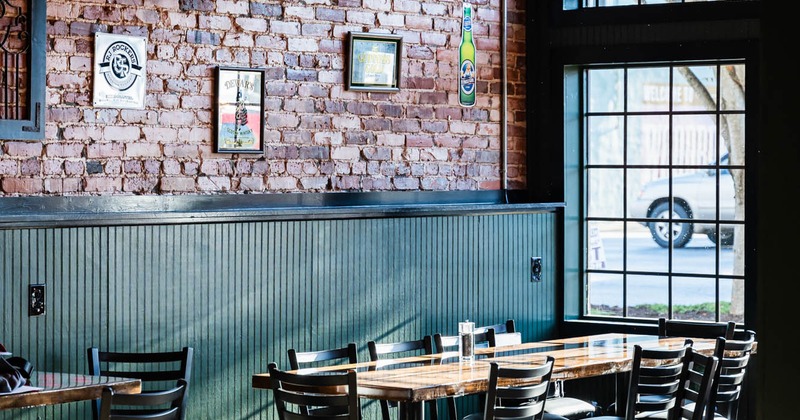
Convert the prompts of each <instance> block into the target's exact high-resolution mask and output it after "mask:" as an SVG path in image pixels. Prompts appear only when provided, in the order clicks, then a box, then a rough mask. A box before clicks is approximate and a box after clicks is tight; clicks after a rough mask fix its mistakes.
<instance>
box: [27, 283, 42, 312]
mask: <svg viewBox="0 0 800 420" xmlns="http://www.w3.org/2000/svg"><path fill="white" fill-rule="evenodd" d="M44 311H45V301H44V284H30V285H28V316H39V315H44Z"/></svg>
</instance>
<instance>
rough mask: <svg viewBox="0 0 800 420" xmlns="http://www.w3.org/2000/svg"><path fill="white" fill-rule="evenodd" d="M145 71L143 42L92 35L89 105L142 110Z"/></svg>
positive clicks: (120, 37) (144, 92)
mask: <svg viewBox="0 0 800 420" xmlns="http://www.w3.org/2000/svg"><path fill="white" fill-rule="evenodd" d="M146 69H147V38H143V37H139V36H128V35H117V34H108V33H103V32H97V33H95V34H94V73H93V75H94V77H92V80H94V89H93V90H92V105H94V106H95V107H98V108H120V109H122V108H129V109H144V99H145V96H146V93H147V92H146V90H147V72H146Z"/></svg>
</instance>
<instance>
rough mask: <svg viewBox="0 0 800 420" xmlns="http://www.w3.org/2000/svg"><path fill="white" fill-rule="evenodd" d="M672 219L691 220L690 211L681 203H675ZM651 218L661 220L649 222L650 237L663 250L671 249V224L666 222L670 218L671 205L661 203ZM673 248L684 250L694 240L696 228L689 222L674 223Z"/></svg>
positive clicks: (654, 209) (651, 214)
mask: <svg viewBox="0 0 800 420" xmlns="http://www.w3.org/2000/svg"><path fill="white" fill-rule="evenodd" d="M672 210H673V211H672V219H673V220H677V219H687V220H688V219H691V217H690V216H689V211H688V210H687V209H686V207H684V206H683V205H682V204H680V203H675V206H674V208H673V209H672ZM649 217H650V218H652V219H659V221H656V222H649V223H648V224H647V227H648V228H649V229H650V235H652V236H653V240H654V241H655V242H656V243H657V244H658V245H659V246H660V247H662V248H668V247H669V229H670V223H667V222H666V219H668V218H669V203H661V204H659V205H657V206H655V207H654V208H653V210H652V211H651V212H650V216H649ZM672 229H673V233H672V246H673V247H675V248H683V247H684V246H686V244H687V243H689V240H691V239H692V233H693V230H694V226H693V225H692V224H691V223H688V222H672Z"/></svg>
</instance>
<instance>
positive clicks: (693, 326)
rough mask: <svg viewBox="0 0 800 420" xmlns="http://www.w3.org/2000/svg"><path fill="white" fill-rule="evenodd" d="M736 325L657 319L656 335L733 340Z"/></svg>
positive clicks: (733, 323) (731, 322)
mask: <svg viewBox="0 0 800 420" xmlns="http://www.w3.org/2000/svg"><path fill="white" fill-rule="evenodd" d="M735 331H736V323H735V322H733V321H730V322H707V321H685V320H679V319H666V318H659V319H658V335H660V336H662V337H695V338H717V337H723V338H724V339H726V340H730V339H732V338H733V334H734V332H735Z"/></svg>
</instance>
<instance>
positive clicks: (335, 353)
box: [288, 343, 358, 370]
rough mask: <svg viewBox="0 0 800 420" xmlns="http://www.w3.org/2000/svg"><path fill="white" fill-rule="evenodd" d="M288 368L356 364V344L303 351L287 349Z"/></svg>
mask: <svg viewBox="0 0 800 420" xmlns="http://www.w3.org/2000/svg"><path fill="white" fill-rule="evenodd" d="M288 354H289V367H290V368H291V369H292V370H297V369H300V368H306V367H317V366H321V365H325V364H343V363H358V348H357V347H356V343H348V344H347V346H345V347H340V348H335V349H327V350H316V351H304V352H300V351H297V350H295V349H289V351H288Z"/></svg>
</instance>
